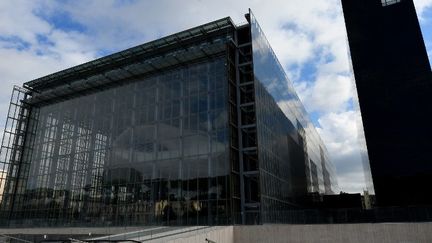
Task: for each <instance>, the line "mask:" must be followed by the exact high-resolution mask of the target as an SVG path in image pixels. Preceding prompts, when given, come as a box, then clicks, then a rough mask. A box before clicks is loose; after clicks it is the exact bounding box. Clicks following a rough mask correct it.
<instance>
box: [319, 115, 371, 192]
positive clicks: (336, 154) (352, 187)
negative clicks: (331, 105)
mask: <svg viewBox="0 0 432 243" xmlns="http://www.w3.org/2000/svg"><path fill="white" fill-rule="evenodd" d="M359 120H360V113H359V112H355V111H345V112H340V113H328V114H326V115H324V116H322V117H321V118H319V120H318V121H319V124H320V126H321V128H318V133H319V134H320V135H321V137H322V139H323V141H324V143H325V144H326V146H327V149H328V151H329V153H330V155H331V157H332V160H333V163H334V164H335V166H336V168H337V172H338V179H339V185H340V187H341V189H342V190H343V191H346V192H356V191H357V192H359V191H362V189H364V188H365V183H364V179H365V178H364V174H363V167H362V157H361V152H362V151H361V148H362V146H361V144H360V139H359V137H358V134H359V133H358V131H359V127H358V124H359V123H358V122H359ZM350 178H352V179H353V180H350ZM359 189H361V190H359Z"/></svg>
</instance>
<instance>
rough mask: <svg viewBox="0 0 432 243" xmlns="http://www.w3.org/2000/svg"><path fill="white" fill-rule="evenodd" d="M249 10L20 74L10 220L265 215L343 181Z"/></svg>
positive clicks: (7, 140) (98, 221)
mask: <svg viewBox="0 0 432 243" xmlns="http://www.w3.org/2000/svg"><path fill="white" fill-rule="evenodd" d="M246 18H247V20H248V23H247V24H243V25H235V24H234V23H233V22H232V21H231V19H230V18H223V19H220V20H217V21H214V22H211V23H208V24H205V25H201V26H198V27H195V28H192V29H189V30H186V31H182V32H179V33H177V34H174V35H170V36H167V37H165V38H161V39H158V40H155V41H152V42H149V43H146V44H143V45H140V46H137V47H133V48H130V49H127V50H125V51H122V52H119V53H115V54H112V55H109V56H106V57H103V58H100V59H97V60H94V61H91V62H88V63H85V64H82V65H79V66H76V67H72V68H69V69H66V70H63V71H60V72H57V73H54V74H51V75H48V76H45V77H42V78H38V79H36V80H33V81H30V82H26V83H24V85H23V87H15V88H14V91H13V95H12V98H11V105H10V109H9V115H8V120H7V124H6V130H5V136H4V139H3V143H2V150H1V155H2V163H1V166H2V167H1V169H2V171H3V174H2V176H1V181H0V185H3V184H4V190H3V191H2V192H1V195H0V199H1V205H0V206H1V211H0V213H1V217H2V219H3V222H6V223H8V224H9V225H30V226H31V225H38V226H41V225H92V226H95V225H158V224H164V225H167V224H169V225H191V224H192V225H196V224H208V225H216V224H233V223H241V224H257V223H265V222H275V221H277V220H278V214H277V212H278V211H282V210H288V209H294V208H301V207H303V206H304V205H305V204H307V198H308V195H317V194H332V193H333V192H335V191H337V182H336V177H335V172H334V167H333V165H332V164H331V163H330V160H329V158H328V154H327V150H326V148H325V146H324V144H323V142H322V141H321V139H320V137H319V136H318V134H317V132H316V130H315V128H314V126H313V125H312V123H311V122H310V120H309V118H308V116H307V113H306V112H305V109H304V108H303V105H302V104H301V102H300V100H299V98H298V96H297V94H296V93H295V91H294V88H293V85H292V83H291V82H290V81H289V80H288V78H287V76H286V74H285V73H284V71H283V69H282V67H281V65H280V64H279V62H278V60H277V58H276V56H275V54H274V52H273V51H272V49H271V47H270V45H269V43H268V41H267V40H266V37H265V36H264V34H263V31H262V30H261V29H260V27H259V25H258V23H257V21H256V19H255V18H254V16H253V15H252V13H249V14H247V15H246ZM2 183H3V184H2Z"/></svg>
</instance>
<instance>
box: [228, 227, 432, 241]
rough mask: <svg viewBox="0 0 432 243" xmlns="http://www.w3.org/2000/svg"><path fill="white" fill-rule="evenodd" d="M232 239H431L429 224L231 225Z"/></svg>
mask: <svg viewBox="0 0 432 243" xmlns="http://www.w3.org/2000/svg"><path fill="white" fill-rule="evenodd" d="M234 242H236V243H240V242H248V243H255V242H256V243H258V242H272V243H278V242H308V243H309V242H320V243H322V242H329V243H330V242H331V243H338V242H341V243H346V242H361V243H373V242H378V243H386V242H389V243H390V242H391V243H394V242H416V243H417V242H432V223H376V224H321V225H288V224H268V225H259V226H234Z"/></svg>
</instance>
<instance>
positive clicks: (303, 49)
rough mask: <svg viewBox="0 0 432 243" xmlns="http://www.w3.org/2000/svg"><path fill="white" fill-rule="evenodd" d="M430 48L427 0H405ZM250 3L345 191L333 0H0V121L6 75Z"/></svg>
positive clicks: (354, 168)
mask: <svg viewBox="0 0 432 243" xmlns="http://www.w3.org/2000/svg"><path fill="white" fill-rule="evenodd" d="M414 2H415V4H416V8H417V13H418V15H419V17H420V23H421V27H422V31H423V35H424V38H425V42H426V46H427V48H428V53H429V57H431V54H432V0H414ZM248 8H251V9H252V10H253V12H254V14H255V16H256V17H257V19H258V21H259V22H260V24H261V27H262V28H263V30H264V32H265V34H266V36H267V38H268V40H269V42H270V44H271V46H272V47H273V49H274V51H275V53H276V55H277V56H278V58H279V60H280V61H281V63H282V65H283V66H284V68H285V70H286V72H287V74H288V76H289V77H290V78H291V80H292V81H293V82H294V85H295V87H296V88H297V92H298V93H299V96H300V98H301V99H302V101H303V103H304V104H305V106H306V109H307V110H308V111H309V113H310V114H311V117H312V120H313V122H314V124H315V126H316V127H317V129H318V131H319V133H320V134H321V136H322V137H323V140H324V141H325V143H326V145H327V148H328V150H329V152H330V157H331V158H332V160H333V162H334V164H335V165H336V169H337V173H338V177H339V185H340V188H341V190H343V191H346V192H360V191H362V189H363V188H364V187H365V186H364V180H363V172H362V165H361V158H360V153H359V151H360V149H359V148H360V147H359V144H358V141H357V131H358V128H357V122H356V121H357V120H358V119H359V113H358V112H357V111H355V109H354V108H353V107H354V105H353V95H355V94H354V93H353V87H352V76H351V73H350V68H349V62H348V51H347V45H348V44H347V40H346V32H345V26H344V20H343V16H342V9H341V6H340V3H339V0H250V1H243V0H242V1H239V0H237V1H232V0H218V1H210V0H188V1H175V0H158V1H148V0H142V1H139V0H71V1H68V0H59V1H53V0H45V1H44V0H1V1H0V127H3V126H4V122H5V117H6V112H7V107H8V102H9V96H10V92H11V89H12V86H13V85H14V84H17V85H19V84H22V83H23V82H25V81H28V80H32V79H34V78H38V77H41V76H44V75H47V74H50V73H52V72H55V71H59V70H62V69H65V68H67V67H71V66H74V65H77V64H80V63H83V62H86V61H90V60H92V59H95V58H97V57H101V56H104V55H107V54H110V53H113V52H116V51H120V50H122V49H125V48H128V47H132V46H135V45H138V44H142V43H144V42H147V41H150V40H154V39H157V38H159V37H163V36H165V35H168V34H172V33H175V32H178V31H181V30H184V29H187V28H190V27H194V26H196V25H199V24H203V23H206V22H209V21H212V20H216V19H219V18H222V17H226V16H231V17H232V19H233V20H234V22H236V23H243V22H245V19H244V14H245V13H246V12H247V11H248Z"/></svg>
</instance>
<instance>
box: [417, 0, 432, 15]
mask: <svg viewBox="0 0 432 243" xmlns="http://www.w3.org/2000/svg"><path fill="white" fill-rule="evenodd" d="M414 5H415V7H416V10H417V14H418V16H420V17H424V16H423V13H424V11H425V10H426V9H428V8H432V0H414Z"/></svg>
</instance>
